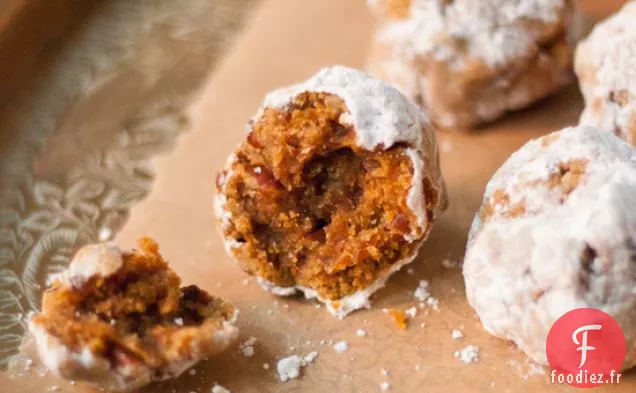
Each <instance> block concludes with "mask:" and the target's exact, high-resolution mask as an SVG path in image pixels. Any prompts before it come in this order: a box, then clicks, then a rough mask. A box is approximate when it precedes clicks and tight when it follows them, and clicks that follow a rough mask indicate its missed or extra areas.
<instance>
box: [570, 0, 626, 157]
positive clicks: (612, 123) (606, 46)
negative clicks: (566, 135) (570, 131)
mask: <svg viewBox="0 0 636 393" xmlns="http://www.w3.org/2000/svg"><path fill="white" fill-rule="evenodd" d="M635 65H636V2H633V1H632V2H630V3H627V5H625V6H624V7H623V9H622V10H621V11H619V12H618V13H616V14H615V15H613V16H612V17H610V18H608V19H607V20H606V21H604V22H602V23H600V24H598V25H597V26H596V27H595V28H594V30H593V31H592V33H591V34H590V36H589V37H588V38H587V39H586V40H585V41H583V42H581V43H580V44H579V46H578V47H577V50H576V63H575V68H576V73H577V76H578V77H579V82H580V84H581V90H582V91H583V97H584V98H585V110H584V111H583V114H582V116H581V124H585V125H592V126H596V127H600V128H601V129H603V130H605V131H608V132H611V133H613V134H615V135H617V136H619V137H621V138H623V139H625V140H626V141H628V142H629V143H631V144H632V145H636V66H635Z"/></svg>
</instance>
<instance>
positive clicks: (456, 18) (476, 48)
mask: <svg viewBox="0 0 636 393" xmlns="http://www.w3.org/2000/svg"><path fill="white" fill-rule="evenodd" d="M369 3H370V5H371V6H372V8H374V9H376V10H378V8H380V7H382V4H378V3H380V2H378V1H370V2H369ZM410 3H411V4H410V9H409V15H408V17H406V18H404V19H400V20H395V21H393V22H392V23H390V24H388V25H387V26H386V28H384V29H382V30H381V31H380V32H379V33H378V37H377V38H378V39H379V40H386V41H393V42H401V43H404V50H405V51H407V52H410V53H407V54H408V55H409V57H415V56H417V55H423V54H432V55H433V57H434V58H435V59H437V60H439V61H444V62H451V63H453V64H454V65H455V66H457V67H464V66H466V65H467V63H466V62H465V60H466V58H467V57H470V58H475V59H479V60H481V61H483V62H484V63H486V64H487V65H488V66H491V67H497V66H500V65H502V64H504V63H505V62H507V61H508V60H510V59H513V58H518V57H520V56H523V55H524V54H526V53H528V52H529V51H530V50H531V48H532V46H533V45H534V43H535V42H536V41H537V39H538V34H539V31H538V29H530V28H528V27H527V26H525V25H524V24H523V23H519V22H522V21H527V20H535V21H540V22H544V23H556V22H558V20H559V18H560V17H561V15H560V14H561V12H562V10H563V9H564V8H565V6H566V4H565V1H564V0H524V1H510V0H481V1H474V0H454V1H452V2H447V1H443V0H411V2H410ZM379 11H380V12H382V11H381V10H379ZM453 40H462V41H464V42H465V44H466V45H465V46H462V47H461V48H462V51H461V52H460V51H458V47H457V46H456V45H453V42H452V41H453Z"/></svg>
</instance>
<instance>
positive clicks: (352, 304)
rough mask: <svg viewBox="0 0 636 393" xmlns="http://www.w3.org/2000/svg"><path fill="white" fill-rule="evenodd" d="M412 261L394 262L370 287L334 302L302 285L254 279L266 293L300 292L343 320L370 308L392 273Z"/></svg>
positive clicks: (410, 259) (291, 293)
mask: <svg viewBox="0 0 636 393" xmlns="http://www.w3.org/2000/svg"><path fill="white" fill-rule="evenodd" d="M413 259H415V255H413V256H411V257H409V258H405V259H403V260H401V261H398V262H395V263H394V264H393V265H391V267H390V268H389V270H387V271H386V272H385V273H384V274H383V275H382V276H380V277H378V279H377V280H375V282H374V283H373V284H372V285H370V286H368V287H366V288H365V289H363V290H360V291H358V292H356V293H354V294H351V295H349V296H345V297H343V298H341V299H338V300H336V301H334V300H329V299H325V298H323V297H322V296H320V295H319V294H318V292H316V291H315V290H313V289H311V288H307V287H303V286H302V285H296V286H293V287H279V286H277V285H275V284H273V283H271V282H269V281H267V280H264V279H262V278H260V277H258V278H257V279H256V282H258V284H259V285H260V286H261V288H263V289H264V290H266V291H267V292H270V293H273V294H274V295H278V296H291V295H294V294H296V293H297V292H300V293H302V294H303V295H304V296H305V299H316V300H318V301H319V302H321V303H323V304H324V305H325V308H326V309H327V311H329V313H330V314H332V315H335V316H336V317H338V318H339V319H343V318H344V317H346V316H347V315H349V314H350V313H352V312H354V311H356V310H360V309H363V308H371V301H370V298H371V296H372V295H373V294H374V293H376V292H377V291H379V290H380V289H382V288H384V286H385V285H386V282H387V280H388V279H389V277H391V275H393V273H395V272H397V271H399V270H400V269H401V268H402V267H403V266H404V265H407V264H409V263H411V262H412V261H413Z"/></svg>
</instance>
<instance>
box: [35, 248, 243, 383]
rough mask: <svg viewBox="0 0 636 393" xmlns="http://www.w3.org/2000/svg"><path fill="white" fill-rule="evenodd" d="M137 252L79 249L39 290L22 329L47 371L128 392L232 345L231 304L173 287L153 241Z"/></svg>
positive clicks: (234, 330) (174, 278) (193, 288)
mask: <svg viewBox="0 0 636 393" xmlns="http://www.w3.org/2000/svg"><path fill="white" fill-rule="evenodd" d="M139 247H140V249H139V250H132V251H130V252H122V251H121V250H120V249H119V248H118V247H117V246H115V245H112V244H96V245H89V246H86V247H84V248H82V249H81V250H79V251H78V253H77V254H76V255H75V257H74V258H73V260H72V261H71V264H70V265H69V267H68V269H67V270H66V271H65V272H63V273H62V274H60V276H59V277H58V278H57V279H56V280H55V282H54V283H53V284H52V286H51V287H50V288H48V289H47V290H46V292H45V293H44V297H43V304H42V312H40V313H39V314H37V315H35V316H34V317H33V318H32V320H31V321H30V322H29V330H30V331H31V333H32V334H33V335H34V337H35V339H36V343H37V347H38V351H39V354H40V357H41V358H42V361H43V363H44V364H45V365H46V366H47V367H48V368H49V369H50V370H51V371H53V372H55V373H56V374H58V375H60V376H61V377H63V378H65V379H70V380H75V381H84V382H87V383H90V384H92V385H95V386H97V387H100V388H102V389H105V390H109V391H128V390H132V389H136V388H139V387H141V386H144V385H146V384H148V383H150V382H153V381H160V380H165V379H168V378H173V377H176V376H178V375H180V374H181V373H183V372H184V371H185V370H186V369H188V368H189V367H191V366H193V365H194V364H195V363H197V362H198V361H199V360H201V359H203V358H205V357H207V356H210V355H214V354H216V353H218V352H221V351H222V350H224V349H225V348H226V347H227V346H228V345H229V344H230V343H232V342H233V341H234V340H235V339H236V337H237V335H238V329H237V328H236V327H235V326H234V325H233V323H234V321H235V319H236V314H237V310H236V309H235V308H234V307H233V306H232V305H231V304H230V303H228V302H226V301H225V300H222V299H219V298H215V297H213V296H211V295H209V294H208V293H207V292H205V291H203V290H201V289H199V288H198V287H196V286H194V285H191V286H186V287H181V288H180V287H179V285H180V283H181V280H180V278H179V277H178V276H177V274H176V273H175V272H174V271H173V270H171V269H170V267H169V266H168V264H167V262H166V261H165V260H164V259H163V258H162V257H161V255H160V254H159V247H158V245H157V243H156V242H155V241H154V240H152V239H149V238H142V239H141V240H140V241H139Z"/></svg>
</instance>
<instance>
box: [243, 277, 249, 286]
mask: <svg viewBox="0 0 636 393" xmlns="http://www.w3.org/2000/svg"><path fill="white" fill-rule="evenodd" d="M249 283H250V279H249V278H244V279H243V281H241V284H243V285H247V284H249Z"/></svg>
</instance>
